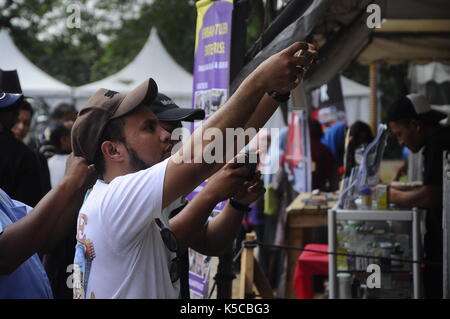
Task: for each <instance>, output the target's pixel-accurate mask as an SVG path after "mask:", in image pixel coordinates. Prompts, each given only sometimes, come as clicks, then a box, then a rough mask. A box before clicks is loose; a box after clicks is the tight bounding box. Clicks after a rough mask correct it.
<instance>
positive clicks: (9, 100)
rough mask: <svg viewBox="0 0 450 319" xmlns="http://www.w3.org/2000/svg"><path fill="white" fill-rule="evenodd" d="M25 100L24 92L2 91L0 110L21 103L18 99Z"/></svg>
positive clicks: (0, 93) (0, 94)
mask: <svg viewBox="0 0 450 319" xmlns="http://www.w3.org/2000/svg"><path fill="white" fill-rule="evenodd" d="M20 100H23V95H22V94H14V93H3V92H1V91H0V111H2V110H5V111H6V110H7V109H8V108H12V107H14V106H17V105H19V103H17V102H18V101H20Z"/></svg>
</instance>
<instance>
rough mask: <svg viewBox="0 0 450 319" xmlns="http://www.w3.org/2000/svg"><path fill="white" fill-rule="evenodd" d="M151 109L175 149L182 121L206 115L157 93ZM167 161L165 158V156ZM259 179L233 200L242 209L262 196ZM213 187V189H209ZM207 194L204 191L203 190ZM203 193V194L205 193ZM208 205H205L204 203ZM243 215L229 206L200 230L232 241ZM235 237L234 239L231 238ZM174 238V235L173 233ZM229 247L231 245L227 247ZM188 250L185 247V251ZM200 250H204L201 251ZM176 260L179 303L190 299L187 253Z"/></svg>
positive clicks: (216, 250) (217, 249) (215, 248)
mask: <svg viewBox="0 0 450 319" xmlns="http://www.w3.org/2000/svg"><path fill="white" fill-rule="evenodd" d="M150 109H151V110H152V112H153V113H154V114H155V115H156V117H157V118H158V120H159V124H160V125H161V127H162V128H164V129H165V130H166V131H167V132H168V133H170V134H171V135H172V136H171V142H172V145H175V144H176V143H178V142H179V141H178V139H177V137H178V134H177V135H176V136H174V135H173V134H172V133H174V131H175V130H176V129H179V128H182V127H183V125H182V123H181V122H182V121H183V122H194V121H195V120H203V119H204V118H205V111H204V110H202V109H192V108H181V107H179V106H178V105H177V104H176V103H175V102H174V101H173V100H172V99H171V98H169V97H168V96H167V95H164V94H162V93H158V96H157V97H156V99H155V101H154V102H153V103H151V105H150ZM167 157H168V156H167ZM216 175H217V176H216V178H215V179H214V177H213V178H210V182H211V181H213V182H212V183H216V184H219V183H220V184H219V185H220V186H219V187H224V188H226V187H229V181H227V180H223V179H222V180H219V179H220V174H219V173H216ZM260 177H261V175H260V173H259V172H257V174H255V177H254V178H253V184H254V185H258V187H253V188H252V190H251V191H249V192H243V193H242V194H237V195H235V196H234V198H235V199H237V200H239V202H240V203H242V204H243V205H249V204H250V203H252V202H254V201H255V200H256V199H257V198H258V197H260V196H261V192H263V191H264V189H263V187H262V181H261V178H260ZM248 185H252V183H250V182H248ZM210 186H212V185H210ZM205 191H207V190H205ZM205 191H204V192H205ZM187 203H188V201H187V200H186V199H185V198H184V197H182V198H180V199H179V201H177V202H175V203H174V207H175V206H176V207H175V208H174V209H173V210H172V212H171V213H170V215H169V216H170V219H172V218H173V217H175V216H176V215H177V214H178V213H179V212H180V211H182V209H183V208H184V207H185V206H186V205H187ZM206 205H207V203H206ZM211 214H212V210H210V211H208V210H203V211H202V215H203V219H205V220H206V219H207V218H208V216H210V215H211ZM241 220H242V215H241V214H239V212H237V211H235V209H234V208H233V207H231V206H230V205H226V206H225V207H224V209H223V211H222V213H221V216H220V218H217V217H214V218H211V219H210V221H209V222H208V223H207V224H206V225H205V227H204V228H203V231H204V232H205V237H206V232H207V231H208V227H209V224H211V225H212V227H213V228H214V227H215V228H216V229H220V228H226V229H227V230H228V232H229V234H231V235H232V236H231V238H235V237H236V236H237V234H238V230H239V226H240V224H241ZM233 234H234V235H233ZM175 235H177V234H176V233H175ZM202 237H203V236H202ZM224 244H225V243H224V242H222V243H221V245H209V247H207V248H206V249H205V247H206V246H207V245H204V246H205V247H200V246H199V245H195V244H194V245H190V246H189V248H192V249H194V250H199V249H200V250H201V252H202V253H203V254H206V255H208V256H213V255H219V254H220V253H222V249H221V246H223V245H224ZM228 244H231V242H230V243H228ZM186 248H187V247H186ZM202 249H203V250H202ZM179 258H180V298H182V299H188V298H190V295H189V253H188V250H187V249H186V250H182V251H180V252H179Z"/></svg>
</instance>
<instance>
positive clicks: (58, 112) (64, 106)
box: [50, 102, 77, 120]
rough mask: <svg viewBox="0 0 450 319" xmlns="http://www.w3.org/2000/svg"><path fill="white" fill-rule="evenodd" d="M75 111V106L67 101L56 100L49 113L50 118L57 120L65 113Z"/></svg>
mask: <svg viewBox="0 0 450 319" xmlns="http://www.w3.org/2000/svg"><path fill="white" fill-rule="evenodd" d="M70 112H72V113H75V114H76V113H77V109H76V108H75V106H74V105H73V104H71V103H68V102H58V103H57V104H56V105H55V107H54V110H53V111H52V113H51V114H50V118H51V119H53V120H59V119H61V118H62V117H63V116H64V114H65V113H70Z"/></svg>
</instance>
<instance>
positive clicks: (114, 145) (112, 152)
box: [101, 141, 124, 162]
mask: <svg viewBox="0 0 450 319" xmlns="http://www.w3.org/2000/svg"><path fill="white" fill-rule="evenodd" d="M101 150H102V153H103V156H104V157H105V159H109V160H112V161H115V162H117V161H121V160H122V159H123V155H124V154H123V150H124V148H123V147H122V144H121V143H119V142H111V141H104V142H103V143H102V145H101Z"/></svg>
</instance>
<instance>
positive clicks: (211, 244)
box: [191, 172, 265, 256]
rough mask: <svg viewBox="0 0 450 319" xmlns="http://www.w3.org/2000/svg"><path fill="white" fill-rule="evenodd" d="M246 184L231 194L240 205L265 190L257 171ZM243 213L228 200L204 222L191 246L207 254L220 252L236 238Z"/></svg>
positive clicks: (248, 202)
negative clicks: (253, 177) (241, 189)
mask: <svg viewBox="0 0 450 319" xmlns="http://www.w3.org/2000/svg"><path fill="white" fill-rule="evenodd" d="M246 186H247V187H246V188H245V189H244V191H242V192H240V193H239V194H236V195H235V196H233V197H234V199H235V200H237V201H238V202H239V203H240V204H242V205H249V204H251V203H252V202H254V201H255V200H257V199H258V198H259V197H261V196H262V195H263V194H264V192H265V189H264V186H263V182H262V180H261V174H260V173H259V172H258V173H257V174H256V176H255V179H254V180H253V181H252V182H250V183H248V184H247V185H246ZM244 213H245V212H244V211H242V210H238V209H236V208H234V207H233V206H232V205H231V204H230V203H229V202H228V203H227V204H226V206H225V208H224V209H223V210H222V212H220V214H218V215H217V216H215V217H214V218H212V219H211V220H210V221H209V223H207V224H206V227H204V228H203V232H202V234H201V236H197V238H194V241H193V243H192V245H191V247H192V248H193V249H194V250H196V251H198V252H200V253H202V254H204V255H208V256H218V255H220V254H222V253H223V252H224V251H225V250H226V249H227V248H229V247H230V245H231V244H232V243H233V240H234V239H235V238H236V236H237V234H238V232H239V229H240V226H241V223H242V218H243V217H244Z"/></svg>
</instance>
